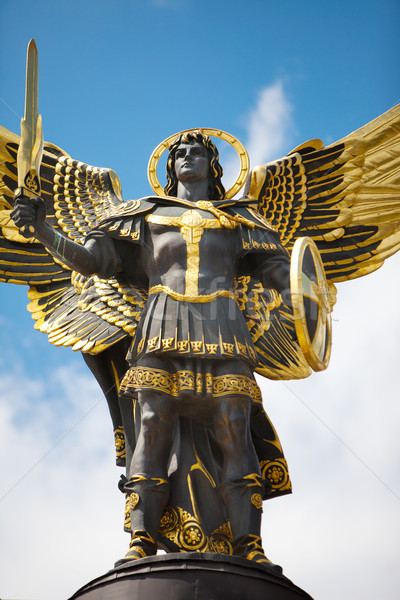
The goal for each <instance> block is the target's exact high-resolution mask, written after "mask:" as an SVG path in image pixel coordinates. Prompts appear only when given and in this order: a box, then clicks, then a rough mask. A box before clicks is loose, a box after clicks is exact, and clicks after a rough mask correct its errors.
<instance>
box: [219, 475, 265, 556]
mask: <svg viewBox="0 0 400 600" xmlns="http://www.w3.org/2000/svg"><path fill="white" fill-rule="evenodd" d="M262 489H263V488H262V483H261V477H260V476H259V475H258V474H257V473H250V474H249V475H245V476H243V477H238V478H236V479H230V480H227V481H225V482H224V483H222V485H221V486H220V489H219V496H220V498H221V500H222V502H223V503H224V505H225V507H226V510H227V512H228V516H229V521H230V525H231V529H232V536H233V552H234V554H236V555H237V556H243V557H244V558H247V559H248V560H253V561H256V562H265V563H269V562H270V561H269V560H268V559H267V558H266V556H265V554H264V550H263V548H262V545H261V536H260V530H261V515H262Z"/></svg>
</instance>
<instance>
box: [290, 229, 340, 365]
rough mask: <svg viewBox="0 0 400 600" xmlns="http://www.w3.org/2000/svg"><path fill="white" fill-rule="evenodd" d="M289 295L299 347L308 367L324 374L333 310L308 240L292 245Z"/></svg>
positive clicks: (318, 259) (315, 251) (316, 254)
mask: <svg viewBox="0 0 400 600" xmlns="http://www.w3.org/2000/svg"><path fill="white" fill-rule="evenodd" d="M290 292H291V299H292V305H293V315H294V324H295V328H296V335H297V339H298V342H299V344H300V348H301V350H302V352H303V354H304V356H305V358H306V360H307V362H308V364H309V365H310V367H311V368H312V369H313V370H314V371H323V370H324V369H326V368H327V366H328V364H329V359H330V354H331V343H332V318H331V310H332V309H331V306H330V303H329V292H328V284H327V281H326V278H325V271H324V266H323V264H322V260H321V257H320V254H319V252H318V248H317V246H316V245H315V243H314V242H313V240H312V239H311V238H309V237H303V238H299V239H298V240H296V243H295V245H294V246H293V251H292V257H291V266H290Z"/></svg>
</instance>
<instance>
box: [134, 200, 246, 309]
mask: <svg viewBox="0 0 400 600" xmlns="http://www.w3.org/2000/svg"><path fill="white" fill-rule="evenodd" d="M224 216H225V215H224ZM146 221H148V222H149V223H156V224H159V225H170V226H173V227H179V228H180V232H181V234H182V236H183V239H184V240H185V242H186V250H187V268H186V278H185V294H184V296H185V297H193V298H196V297H197V296H198V295H199V267H200V247H199V244H200V240H201V237H202V235H203V233H204V230H205V229H221V227H226V226H227V225H226V224H225V223H223V222H222V221H221V219H206V218H204V217H202V216H201V214H200V213H199V212H198V211H197V210H187V211H185V212H184V213H183V215H181V216H180V217H168V216H163V215H153V214H151V215H147V216H146ZM226 221H227V223H228V225H230V223H231V221H229V219H228V218H226ZM234 226H235V227H236V226H237V223H236V222H235V223H234ZM157 287H158V286H157Z"/></svg>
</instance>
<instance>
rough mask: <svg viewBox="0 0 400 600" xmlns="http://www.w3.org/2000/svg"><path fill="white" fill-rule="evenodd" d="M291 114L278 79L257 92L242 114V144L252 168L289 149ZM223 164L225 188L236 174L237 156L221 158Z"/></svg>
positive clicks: (284, 153) (291, 128)
mask: <svg viewBox="0 0 400 600" xmlns="http://www.w3.org/2000/svg"><path fill="white" fill-rule="evenodd" d="M291 114H292V106H291V104H290V102H289V100H288V98H287V94H286V92H285V89H284V85H283V82H282V81H281V80H278V81H276V82H275V83H274V84H272V85H270V86H267V87H265V88H263V89H262V90H261V91H260V93H259V94H258V98H257V102H256V106H255V107H254V108H253V109H251V110H250V111H249V113H248V115H247V116H246V117H244V127H245V130H246V141H245V144H244V145H245V147H246V150H247V152H248V154H249V157H250V165H251V166H252V167H254V166H256V165H262V164H264V163H266V162H268V161H270V160H274V159H276V158H281V157H282V156H285V155H286V154H287V152H288V151H289V150H291V140H292V136H293V124H292V118H291ZM223 167H224V184H225V185H226V187H228V186H230V185H232V183H233V182H234V181H235V179H236V177H237V172H238V161H237V158H236V157H233V158H232V159H228V160H226V161H224V162H223Z"/></svg>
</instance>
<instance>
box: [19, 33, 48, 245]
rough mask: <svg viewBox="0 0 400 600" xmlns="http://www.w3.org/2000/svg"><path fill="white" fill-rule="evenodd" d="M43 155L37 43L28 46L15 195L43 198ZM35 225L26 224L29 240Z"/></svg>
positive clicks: (23, 231)
mask: <svg viewBox="0 0 400 600" xmlns="http://www.w3.org/2000/svg"><path fill="white" fill-rule="evenodd" d="M42 156H43V131H42V117H41V115H39V60H38V51H37V48H36V44H35V40H31V41H30V42H29V44H28V52H27V59H26V88H25V117H24V118H23V119H21V142H20V145H19V149H18V155H17V168H18V188H19V189H18V190H16V193H15V195H16V196H18V195H23V196H26V197H28V198H32V201H33V202H35V200H36V201H37V200H38V199H39V198H40V192H41V189H40V163H41V161H42ZM34 232H35V228H34V227H33V225H25V226H24V227H22V228H21V233H22V234H23V235H24V236H25V237H30V236H32V235H33V234H34Z"/></svg>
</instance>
